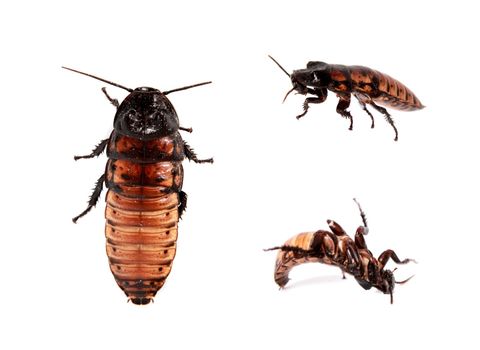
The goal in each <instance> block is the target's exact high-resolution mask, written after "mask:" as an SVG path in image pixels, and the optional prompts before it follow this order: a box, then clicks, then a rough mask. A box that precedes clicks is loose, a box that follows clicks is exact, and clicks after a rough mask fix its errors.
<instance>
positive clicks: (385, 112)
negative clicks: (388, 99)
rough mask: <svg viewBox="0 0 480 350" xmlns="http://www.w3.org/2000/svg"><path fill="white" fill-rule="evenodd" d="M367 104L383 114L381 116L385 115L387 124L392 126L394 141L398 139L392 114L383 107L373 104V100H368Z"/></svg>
mask: <svg viewBox="0 0 480 350" xmlns="http://www.w3.org/2000/svg"><path fill="white" fill-rule="evenodd" d="M369 104H370V105H371V106H372V107H373V108H375V109H376V110H377V111H379V112H380V113H382V114H383V116H384V117H385V119H386V120H387V122H388V124H390V125H391V126H392V128H393V130H395V141H398V131H397V128H396V127H395V122H394V121H393V119H392V116H391V115H390V113H388V111H387V110H386V109H385V108H383V107H380V106H378V105H377V104H375V102H373V101H370V102H369Z"/></svg>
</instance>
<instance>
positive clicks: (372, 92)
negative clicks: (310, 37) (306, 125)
mask: <svg viewBox="0 0 480 350" xmlns="http://www.w3.org/2000/svg"><path fill="white" fill-rule="evenodd" d="M268 57H270V58H271V59H272V60H273V61H274V62H275V63H276V64H277V65H278V66H279V67H280V68H281V69H282V70H283V71H284V72H285V73H286V74H287V75H288V76H289V77H290V79H291V81H292V84H293V88H292V89H291V90H289V91H288V92H287V94H286V95H285V98H284V99H283V101H285V100H286V99H287V96H288V95H289V94H290V93H291V92H292V91H296V92H297V93H298V94H301V95H307V94H311V95H313V96H314V97H307V98H306V99H305V102H304V103H303V113H302V114H300V115H298V116H297V119H300V118H301V117H303V116H304V115H305V114H307V112H308V108H309V105H310V104H311V103H322V102H324V101H325V100H326V99H327V94H328V90H330V91H332V92H334V93H336V95H337V97H338V98H339V101H338V104H337V113H338V114H340V115H341V116H342V117H344V118H347V119H349V120H350V128H349V129H350V130H352V128H353V118H352V115H351V114H350V112H349V111H347V108H348V107H349V106H350V99H351V95H353V96H355V98H356V99H357V100H358V102H359V103H360V106H361V107H362V108H363V110H364V111H365V112H366V113H367V114H368V115H369V116H370V118H371V120H372V125H371V127H372V128H373V127H374V126H375V122H374V119H373V115H372V114H371V113H370V111H369V110H368V109H367V105H370V106H372V107H373V108H374V109H376V110H377V111H378V112H380V113H381V114H383V116H384V117H385V119H386V120H387V122H388V123H389V124H390V125H391V126H392V127H393V129H394V130H395V141H397V140H398V131H397V128H396V127H395V124H394V122H393V119H392V117H391V115H390V113H388V111H387V110H386V109H385V108H384V107H381V106H379V105H377V103H378V104H381V105H384V106H386V107H390V108H393V109H398V110H402V111H415V110H418V109H422V108H424V106H423V105H422V103H421V102H420V100H419V99H418V98H417V97H416V96H415V94H414V93H413V92H412V91H411V90H410V89H409V88H407V87H406V86H405V85H404V84H402V83H401V82H399V81H398V80H396V79H393V78H392V77H390V76H389V75H387V74H384V73H381V72H379V71H377V70H374V69H371V68H368V67H363V66H344V65H340V64H328V63H325V62H319V61H311V62H308V63H307V68H305V69H298V70H294V71H293V73H292V74H290V73H288V72H287V71H286V70H285V69H284V68H283V67H282V66H281V65H280V64H279V63H278V62H277V61H276V60H275V59H274V58H273V57H272V56H268Z"/></svg>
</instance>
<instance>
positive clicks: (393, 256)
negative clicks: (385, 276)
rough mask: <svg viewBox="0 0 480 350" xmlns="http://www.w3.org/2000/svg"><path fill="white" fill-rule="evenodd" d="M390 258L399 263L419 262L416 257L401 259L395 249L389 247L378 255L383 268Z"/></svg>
mask: <svg viewBox="0 0 480 350" xmlns="http://www.w3.org/2000/svg"><path fill="white" fill-rule="evenodd" d="M390 258H391V259H392V260H393V261H394V262H395V263H397V264H407V263H409V262H414V263H417V262H416V261H415V260H414V259H404V260H400V259H399V257H398V256H397V254H396V253H395V252H394V251H393V250H391V249H387V250H385V251H384V252H383V253H382V254H380V256H379V257H378V262H379V263H380V266H381V267H382V268H383V267H384V266H385V265H386V264H387V262H388V260H389V259H390Z"/></svg>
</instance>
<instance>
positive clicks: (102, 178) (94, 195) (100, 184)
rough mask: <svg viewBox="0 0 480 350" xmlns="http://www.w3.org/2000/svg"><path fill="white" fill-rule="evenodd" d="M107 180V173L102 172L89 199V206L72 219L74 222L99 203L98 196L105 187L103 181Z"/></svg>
mask: <svg viewBox="0 0 480 350" xmlns="http://www.w3.org/2000/svg"><path fill="white" fill-rule="evenodd" d="M104 182H105V174H102V176H100V177H99V178H98V180H97V182H96V184H95V188H94V189H93V193H92V195H91V196H90V199H89V201H88V206H87V209H85V210H84V211H82V212H81V213H80V214H79V215H77V216H75V217H74V218H73V219H72V221H73V223H75V224H76V223H77V220H78V219H80V218H81V217H82V216H85V215H86V214H87V213H88V212H89V211H90V210H92V208H93V207H94V206H95V205H96V204H97V202H98V198H99V197H100V194H101V193H102V189H103V183H104Z"/></svg>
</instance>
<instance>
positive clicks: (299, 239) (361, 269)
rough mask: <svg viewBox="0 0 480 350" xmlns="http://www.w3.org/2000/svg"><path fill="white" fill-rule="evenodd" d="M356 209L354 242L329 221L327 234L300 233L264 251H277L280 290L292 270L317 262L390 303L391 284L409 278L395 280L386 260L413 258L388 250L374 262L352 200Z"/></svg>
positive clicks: (365, 223) (364, 228)
mask: <svg viewBox="0 0 480 350" xmlns="http://www.w3.org/2000/svg"><path fill="white" fill-rule="evenodd" d="M355 202H356V203H357V205H358V208H359V210H360V215H361V217H362V220H363V226H359V227H358V228H357V232H356V233H355V240H352V239H351V238H350V237H349V236H348V235H347V233H346V232H345V231H344V230H343V228H342V227H341V226H340V225H339V224H337V223H336V222H335V221H333V220H327V223H328V226H329V227H330V230H331V232H330V231H324V230H318V231H316V232H305V233H300V234H298V235H296V236H294V237H292V238H290V239H289V240H288V241H286V242H285V243H284V244H283V245H282V246H279V247H273V248H270V249H266V250H279V252H278V254H277V260H276V263H275V272H274V278H275V282H276V283H277V284H278V285H279V286H280V288H283V287H285V285H286V284H287V283H288V281H289V278H288V274H289V273H290V271H291V270H292V269H293V268H294V267H295V266H298V265H300V264H303V263H307V262H318V263H323V264H327V265H333V266H337V267H339V268H340V269H341V270H342V273H343V278H345V272H346V273H349V274H351V275H353V276H354V277H355V279H356V281H357V282H358V283H359V284H360V285H361V286H362V287H363V288H364V289H370V288H372V287H375V288H377V289H378V290H380V291H382V292H383V293H385V294H390V302H391V303H393V290H394V287H395V284H401V283H405V282H407V281H408V280H410V278H412V277H413V276H411V277H409V278H407V279H406V280H404V281H395V277H394V275H393V272H394V271H395V270H396V269H395V270H393V271H391V270H387V269H385V265H386V264H387V262H388V260H389V259H392V260H393V261H394V262H395V263H397V264H406V263H408V262H416V261H415V260H413V259H404V260H400V259H399V258H398V256H397V254H396V253H395V252H394V251H393V250H391V249H387V250H385V251H384V252H383V253H382V254H380V256H379V257H378V259H376V258H375V257H374V256H373V254H372V252H371V251H370V250H368V248H367V244H366V243H365V237H364V235H366V234H368V226H367V219H366V216H365V213H364V212H363V210H362V208H361V207H360V205H359V204H358V202H357V201H356V200H355Z"/></svg>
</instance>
